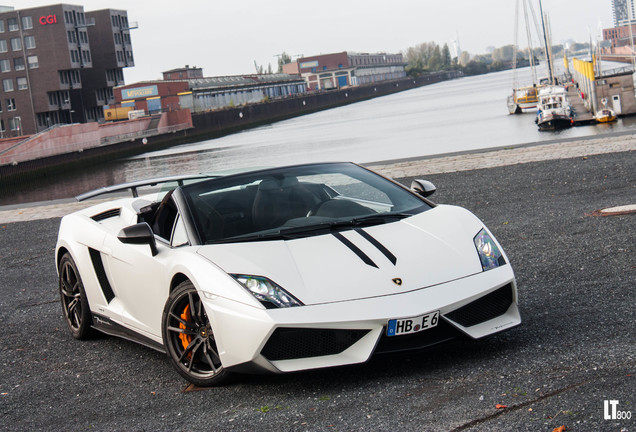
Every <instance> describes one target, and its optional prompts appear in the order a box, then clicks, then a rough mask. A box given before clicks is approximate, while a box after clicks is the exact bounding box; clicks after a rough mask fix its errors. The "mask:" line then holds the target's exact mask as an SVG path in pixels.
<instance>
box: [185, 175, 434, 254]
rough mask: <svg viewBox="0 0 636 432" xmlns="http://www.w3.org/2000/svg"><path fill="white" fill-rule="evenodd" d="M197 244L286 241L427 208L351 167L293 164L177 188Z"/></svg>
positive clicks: (390, 184) (389, 184) (398, 189)
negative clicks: (192, 223)
mask: <svg viewBox="0 0 636 432" xmlns="http://www.w3.org/2000/svg"><path fill="white" fill-rule="evenodd" d="M182 191H183V193H184V196H185V198H186V202H187V203H188V206H189V208H190V211H191V214H192V219H193V222H194V224H195V225H196V228H197V231H198V232H199V235H200V236H201V239H202V241H203V242H204V243H208V244H209V243H227V242H239V241H259V240H274V239H290V238H298V237H306V236H311V235H319V234H322V233H324V231H328V230H343V229H348V228H354V227H359V226H369V225H377V224H381V223H387V222H394V221H396V220H399V219H402V218H405V217H409V216H412V215H414V214H417V213H421V212H423V211H426V210H428V209H430V208H431V206H430V205H429V204H427V202H426V201H425V200H423V199H421V198H419V197H418V196H417V195H415V194H413V193H410V192H409V191H407V190H405V189H404V188H402V187H400V186H398V185H396V184H394V183H393V182H391V181H389V180H387V179H385V178H383V177H382V176H379V175H378V174H375V173H373V172H371V171H368V170H366V169H364V168H362V167H360V166H358V165H355V164H352V163H331V164H314V165H300V166H293V167H285V168H277V169H270V170H261V171H257V172H250V173H246V174H238V175H232V176H228V177H224V178H218V179H213V180H207V181H203V182H199V183H195V184H192V185H188V186H184V187H182Z"/></svg>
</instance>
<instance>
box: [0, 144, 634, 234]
mask: <svg viewBox="0 0 636 432" xmlns="http://www.w3.org/2000/svg"><path fill="white" fill-rule="evenodd" d="M634 150H636V134H633V135H622V136H612V137H603V138H591V139H589V138H588V139H581V140H579V141H568V142H560V143H553V144H537V145H534V146H522V147H514V148H504V149H501V150H492V151H485V152H477V153H468V154H457V155H450V156H441V157H439V156H431V157H428V158H418V159H408V160H403V161H389V162H386V163H383V162H378V163H371V164H367V166H369V168H371V169H373V170H375V171H378V172H380V173H382V174H383V175H385V176H387V177H391V178H401V177H413V176H426V175H427V174H440V173H446V172H457V171H468V170H473V169H482V168H494V167H500V166H506V165H516V164H522V163H530V162H538V161H545V160H553V159H569V158H574V157H586V156H589V155H594V154H602V153H613V152H625V151H634ZM95 202H96V201H84V202H72V203H61V204H51V205H42V206H37V207H24V208H19V209H13V210H5V211H0V223H11V222H23V221H29V220H37V219H47V218H57V217H62V216H64V215H66V214H69V213H72V212H74V211H77V210H80V209H82V208H85V207H88V206H90V205H93V204H95ZM0 228H1V227H0Z"/></svg>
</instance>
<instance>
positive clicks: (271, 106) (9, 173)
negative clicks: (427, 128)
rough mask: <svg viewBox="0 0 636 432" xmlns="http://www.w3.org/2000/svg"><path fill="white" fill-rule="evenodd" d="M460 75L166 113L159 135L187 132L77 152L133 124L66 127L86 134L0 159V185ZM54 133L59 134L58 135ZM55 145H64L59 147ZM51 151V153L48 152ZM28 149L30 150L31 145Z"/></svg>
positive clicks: (231, 131)
mask: <svg viewBox="0 0 636 432" xmlns="http://www.w3.org/2000/svg"><path fill="white" fill-rule="evenodd" d="M460 76H461V73H460V72H456V71H449V72H440V73H436V74H430V75H425V76H422V77H418V78H405V79H400V80H393V81H386V82H379V83H373V84H369V85H365V86H359V87H349V88H345V89H338V90H329V91H324V92H318V93H307V94H304V95H298V96H297V97H290V98H285V99H277V100H272V101H267V102H261V103H257V104H248V105H243V106H238V107H232V108H226V109H221V110H215V111H207V112H201V113H192V114H191V117H190V112H189V110H181V111H172V112H168V113H164V116H162V120H161V121H160V122H159V124H158V125H157V127H158V129H159V132H161V131H162V130H166V131H167V129H168V125H173V124H182V123H187V122H188V121H190V122H191V123H189V125H191V126H192V128H190V129H186V130H178V131H175V130H171V131H169V132H166V133H163V134H159V135H155V136H149V137H147V138H146V139H145V140H142V139H127V140H125V141H121V142H115V143H111V144H108V145H101V146H87V147H84V148H81V149H80V148H76V147H77V146H75V147H72V148H69V147H68V144H69V143H71V144H72V143H76V142H78V141H81V140H85V139H86V138H87V137H88V136H89V135H90V132H89V131H90V130H92V129H91V128H98V127H112V128H116V127H121V126H118V125H123V124H126V123H134V122H114V123H107V124H103V125H98V124H97V123H87V124H83V125H72V127H77V126H82V128H81V134H84V133H86V134H88V135H85V136H84V137H83V138H79V136H78V135H76V134H75V133H73V134H72V135H65V136H64V138H61V140H58V141H56V142H57V145H55V144H51V146H50V147H49V146H44V149H45V150H44V151H43V152H42V153H41V154H35V153H34V154H32V155H31V157H29V158H28V160H22V161H17V162H13V163H11V162H9V163H7V162H6V161H3V160H2V159H0V184H2V185H3V186H5V185H11V184H14V185H19V182H20V181H29V180H32V179H37V178H38V177H43V176H46V175H48V174H53V173H56V172H63V171H64V170H67V169H72V168H75V167H78V168H85V167H86V166H87V165H88V164H91V163H101V162H106V161H109V160H114V159H116V158H120V157H126V156H132V155H136V154H141V153H145V152H148V151H153V150H159V149H162V148H167V147H170V146H174V145H179V144H185V143H190V142H197V141H202V140H205V139H211V138H216V137H219V136H223V135H227V134H230V133H233V132H236V131H239V130H244V129H248V128H251V127H256V126H260V125H263V124H268V123H272V122H275V121H279V120H283V119H287V118H292V117H296V116H301V115H305V114H309V113H312V112H316V111H320V110H324V109H328V108H334V107H337V106H342V105H347V104H350V103H354V102H359V101H362V100H367V99H372V98H374V97H379V96H384V95H388V94H392V93H397V92H400V91H404V90H410V89H413V88H417V87H422V86H425V85H430V84H435V83H438V82H442V81H446V80H450V79H454V78H458V77H460ZM188 117H190V118H188ZM190 119H191V120H190ZM140 120H143V119H140ZM145 120H146V121H147V122H149V121H150V120H149V119H145ZM175 122H176V123H175ZM147 126H148V125H145V127H147ZM84 127H86V132H83V131H84V129H83V128H84ZM139 127H141V128H142V129H143V128H144V126H142V123H138V125H137V126H136V127H134V126H133V128H134V129H138V128H139ZM57 129H60V130H63V129H65V128H64V127H60V128H57ZM69 129H70V126H69ZM60 133H62V134H63V132H60ZM117 133H118V134H121V133H124V132H121V131H118V132H117ZM61 142H64V144H65V145H62V143H61ZM20 147H21V146H20ZM56 147H57V150H56V151H55V150H51V149H54V148H56ZM32 148H33V149H35V146H34V147H32ZM64 148H67V149H69V150H70V151H65V150H64ZM24 150H27V149H25V148H23V149H21V151H24ZM7 154H8V153H7Z"/></svg>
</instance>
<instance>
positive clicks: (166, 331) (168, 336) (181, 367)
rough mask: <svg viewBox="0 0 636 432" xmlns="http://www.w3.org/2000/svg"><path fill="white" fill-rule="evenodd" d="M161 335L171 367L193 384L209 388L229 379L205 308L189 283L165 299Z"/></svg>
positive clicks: (178, 287) (177, 288)
mask: <svg viewBox="0 0 636 432" xmlns="http://www.w3.org/2000/svg"><path fill="white" fill-rule="evenodd" d="M162 336H163V343H164V346H165V348H166V352H167V353H168V356H169V357H170V360H171V363H172V365H173V366H174V367H175V369H176V370H177V372H179V374H180V375H181V376H182V377H184V378H185V379H186V380H188V381H190V382H191V383H192V384H194V385H196V386H199V387H209V386H214V385H219V384H221V383H222V382H223V381H225V380H226V379H227V378H228V375H229V373H228V372H227V371H226V370H225V369H224V368H223V365H222V363H221V359H220V357H219V351H218V348H217V347H216V341H215V339H214V333H213V332H212V327H211V326H210V321H209V320H208V316H207V314H206V312H205V308H204V307H203V303H202V302H201V299H200V298H199V295H198V294H197V290H196V288H195V287H194V285H192V283H191V282H190V281H185V282H182V283H181V284H180V285H179V286H177V287H176V288H175V289H174V291H173V292H172V293H171V294H170V297H168V300H167V301H166V306H165V308H164V310H163V320H162Z"/></svg>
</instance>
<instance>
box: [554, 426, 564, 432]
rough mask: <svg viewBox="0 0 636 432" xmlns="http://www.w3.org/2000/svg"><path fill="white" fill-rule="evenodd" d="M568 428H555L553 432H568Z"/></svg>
mask: <svg viewBox="0 0 636 432" xmlns="http://www.w3.org/2000/svg"><path fill="white" fill-rule="evenodd" d="M566 430H567V429H566V427H565V426H559V427H558V428H554V429H552V432H564V431H566Z"/></svg>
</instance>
